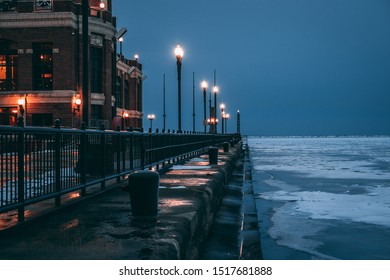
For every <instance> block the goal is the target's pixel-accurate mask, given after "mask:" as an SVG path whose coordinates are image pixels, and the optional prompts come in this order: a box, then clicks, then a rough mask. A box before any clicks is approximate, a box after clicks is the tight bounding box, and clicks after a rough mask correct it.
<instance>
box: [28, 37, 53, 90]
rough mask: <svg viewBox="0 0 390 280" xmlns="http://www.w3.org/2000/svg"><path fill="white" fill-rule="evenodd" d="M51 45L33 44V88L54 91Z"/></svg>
mask: <svg viewBox="0 0 390 280" xmlns="http://www.w3.org/2000/svg"><path fill="white" fill-rule="evenodd" d="M52 49H53V48H52V44H50V43H34V44H33V77H32V78H33V88H34V90H52V89H53V51H52Z"/></svg>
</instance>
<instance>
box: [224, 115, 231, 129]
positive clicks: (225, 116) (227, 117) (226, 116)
mask: <svg viewBox="0 0 390 280" xmlns="http://www.w3.org/2000/svg"><path fill="white" fill-rule="evenodd" d="M223 118H224V119H225V121H224V123H225V133H226V132H227V120H228V119H229V118H230V114H224V116H223Z"/></svg>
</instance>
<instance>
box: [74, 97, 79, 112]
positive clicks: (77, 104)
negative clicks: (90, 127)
mask: <svg viewBox="0 0 390 280" xmlns="http://www.w3.org/2000/svg"><path fill="white" fill-rule="evenodd" d="M80 107H81V99H80V97H74V98H73V114H76V111H77V112H80Z"/></svg>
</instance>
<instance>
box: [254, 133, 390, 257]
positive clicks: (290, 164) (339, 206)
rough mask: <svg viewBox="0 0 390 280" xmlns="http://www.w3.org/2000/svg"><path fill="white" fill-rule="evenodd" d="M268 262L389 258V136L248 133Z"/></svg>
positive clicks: (263, 244) (264, 252) (263, 245)
mask: <svg viewBox="0 0 390 280" xmlns="http://www.w3.org/2000/svg"><path fill="white" fill-rule="evenodd" d="M248 145H249V151H250V156H251V161H252V165H253V174H252V175H253V181H254V189H255V195H256V198H257V199H256V203H257V209H258V212H259V218H260V228H261V235H262V236H261V237H262V247H263V254H264V257H265V258H266V259H367V260H371V259H373V260H377V259H387V260H388V259H390V242H389V240H390V138H389V137H376V138H374V137H362V138H357V137H355V138H353V137H345V138H338V137H334V138H260V137H249V138H248Z"/></svg>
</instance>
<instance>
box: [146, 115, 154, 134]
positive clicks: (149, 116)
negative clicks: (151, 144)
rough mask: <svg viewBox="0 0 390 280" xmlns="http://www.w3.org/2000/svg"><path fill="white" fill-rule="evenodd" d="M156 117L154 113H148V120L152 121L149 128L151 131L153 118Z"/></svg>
mask: <svg viewBox="0 0 390 280" xmlns="http://www.w3.org/2000/svg"><path fill="white" fill-rule="evenodd" d="M155 118H156V116H155V115H154V114H150V115H148V120H149V121H150V128H149V132H152V130H153V120H154V119H155Z"/></svg>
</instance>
